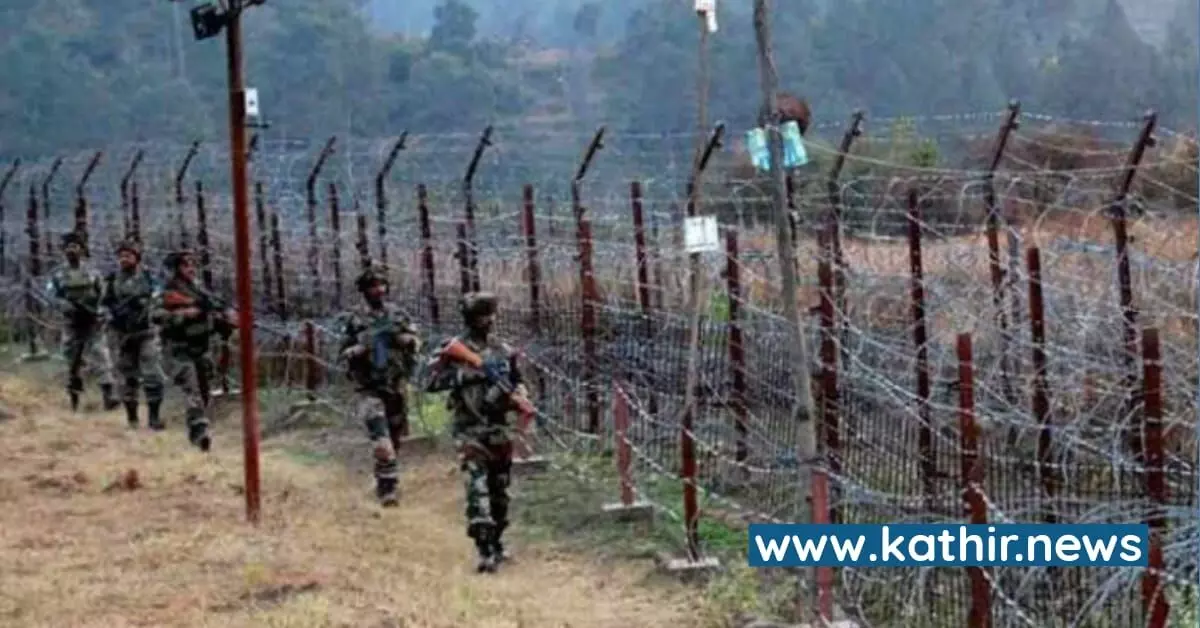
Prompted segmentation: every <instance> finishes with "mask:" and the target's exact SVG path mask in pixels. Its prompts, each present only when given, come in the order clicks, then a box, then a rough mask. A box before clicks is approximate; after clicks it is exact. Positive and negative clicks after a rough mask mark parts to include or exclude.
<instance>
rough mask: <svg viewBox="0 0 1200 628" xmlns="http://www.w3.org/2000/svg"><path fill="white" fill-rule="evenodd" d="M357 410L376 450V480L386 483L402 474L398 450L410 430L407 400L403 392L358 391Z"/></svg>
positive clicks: (391, 481)
mask: <svg viewBox="0 0 1200 628" xmlns="http://www.w3.org/2000/svg"><path fill="white" fill-rule="evenodd" d="M359 395H360V396H359V398H358V402H357V404H356V405H355V408H354V413H355V416H357V417H358V418H359V419H361V420H362V421H363V424H364V425H366V428H367V436H368V437H369V438H370V439H371V446H372V447H373V449H374V460H375V480H376V482H377V483H378V485H379V487H380V490H383V485H384V484H387V483H389V482H390V483H392V485H393V486H394V484H395V482H396V480H398V479H399V477H400V463H399V461H398V460H397V459H396V451H397V450H398V449H399V448H400V439H401V438H402V437H403V436H404V435H405V433H407V431H408V401H407V399H406V398H405V395H404V392H402V391H392V392H385V391H363V392H360V393H359Z"/></svg>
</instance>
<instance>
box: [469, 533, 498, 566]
mask: <svg viewBox="0 0 1200 628" xmlns="http://www.w3.org/2000/svg"><path fill="white" fill-rule="evenodd" d="M473 532H474V534H473V535H472V536H473V537H474V538H475V550H476V551H477V552H478V553H479V561H478V562H477V563H476V564H475V571H476V572H478V573H495V571H496V564H497V561H496V554H495V545H494V544H495V541H494V540H493V530H492V528H491V526H489V525H484V524H480V525H477V526H475V529H474V530H473Z"/></svg>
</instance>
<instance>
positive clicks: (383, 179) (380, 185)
mask: <svg viewBox="0 0 1200 628" xmlns="http://www.w3.org/2000/svg"><path fill="white" fill-rule="evenodd" d="M407 142H408V131H405V132H403V133H401V134H400V137H399V138H397V139H396V143H395V144H392V149H391V150H390V151H388V155H387V158H386V159H384V160H383V166H381V167H380V168H379V172H377V173H376V174H375V228H376V233H378V235H379V263H381V264H383V266H384V268H385V269H386V270H385V271H384V272H386V273H388V274H389V275H390V274H391V270H390V269H388V256H387V210H388V197H387V176H388V175H389V174H391V172H392V167H393V166H394V165H395V164H396V157H397V156H398V155H399V154H400V151H402V150H404V148H405V144H406V143H407ZM363 254H364V255H369V253H367V252H364V253H363Z"/></svg>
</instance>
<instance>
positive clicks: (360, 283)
mask: <svg viewBox="0 0 1200 628" xmlns="http://www.w3.org/2000/svg"><path fill="white" fill-rule="evenodd" d="M377 283H381V284H383V285H385V286H387V285H389V284H388V278H387V269H386V268H384V266H383V265H382V264H371V265H370V266H367V267H366V268H365V269H363V271H362V272H361V273H359V275H358V279H355V280H354V287H355V289H357V290H358V291H359V292H361V293H363V294H366V292H367V290H370V289H371V286H373V285H375V284H377Z"/></svg>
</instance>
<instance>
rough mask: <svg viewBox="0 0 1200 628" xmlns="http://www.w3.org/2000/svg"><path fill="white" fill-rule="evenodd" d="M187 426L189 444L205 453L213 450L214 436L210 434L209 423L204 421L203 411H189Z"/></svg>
mask: <svg viewBox="0 0 1200 628" xmlns="http://www.w3.org/2000/svg"><path fill="white" fill-rule="evenodd" d="M187 426H188V441H189V442H191V443H192V444H193V445H195V446H196V447H197V448H199V449H200V451H203V452H207V451H208V450H209V449H210V448H212V436H211V435H210V434H209V433H208V421H205V420H204V413H203V411H195V410H188V414H187Z"/></svg>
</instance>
